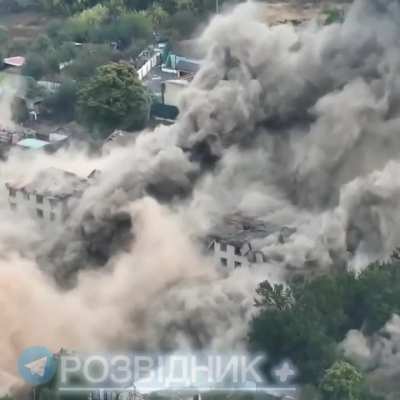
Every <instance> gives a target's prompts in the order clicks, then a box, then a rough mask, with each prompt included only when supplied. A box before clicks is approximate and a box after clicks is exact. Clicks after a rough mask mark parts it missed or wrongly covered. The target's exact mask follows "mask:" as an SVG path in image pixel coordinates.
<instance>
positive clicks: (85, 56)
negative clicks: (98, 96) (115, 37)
mask: <svg viewBox="0 0 400 400" xmlns="http://www.w3.org/2000/svg"><path fill="white" fill-rule="evenodd" d="M112 59H113V53H112V50H111V48H110V47H109V46H100V45H98V46H96V47H94V48H89V49H87V50H82V51H81V52H80V53H79V55H78V57H77V58H76V59H75V60H74V62H73V63H72V64H70V65H68V66H67V67H65V69H64V72H65V74H66V76H68V77H70V78H72V79H75V80H86V79H89V78H90V77H92V76H93V75H94V74H95V72H96V68H97V67H99V66H101V65H104V64H108V63H109V62H110V61H112Z"/></svg>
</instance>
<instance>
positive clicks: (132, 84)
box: [78, 63, 150, 135]
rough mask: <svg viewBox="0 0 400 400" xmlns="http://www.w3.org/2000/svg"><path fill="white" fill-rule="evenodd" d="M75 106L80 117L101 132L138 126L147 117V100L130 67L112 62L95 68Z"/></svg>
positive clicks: (148, 107)
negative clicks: (95, 70) (94, 72)
mask: <svg viewBox="0 0 400 400" xmlns="http://www.w3.org/2000/svg"><path fill="white" fill-rule="evenodd" d="M78 106H79V112H80V116H81V118H82V120H83V121H84V122H85V123H86V124H87V125H88V126H89V127H91V128H92V129H94V130H95V131H96V132H99V133H100V134H103V135H105V134H107V133H108V132H109V131H111V130H113V129H116V128H120V129H126V130H138V129H142V128H143V127H144V126H145V124H146V122H147V120H148V117H149V109H150V99H149V95H148V93H147V90H146V89H145V87H144V86H143V85H142V83H141V82H140V81H139V79H138V78H137V74H136V71H135V70H134V69H133V68H132V67H131V66H129V65H126V64H116V63H112V64H108V65H103V66H101V67H99V68H98V69H97V72H96V74H95V76H94V77H93V78H92V79H90V80H89V81H88V82H87V84H86V85H84V86H83V87H82V89H81V90H80V91H79V99H78Z"/></svg>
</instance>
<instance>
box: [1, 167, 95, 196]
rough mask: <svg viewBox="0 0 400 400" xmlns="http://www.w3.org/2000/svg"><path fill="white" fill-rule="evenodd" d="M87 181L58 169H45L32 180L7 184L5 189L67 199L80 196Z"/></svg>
mask: <svg viewBox="0 0 400 400" xmlns="http://www.w3.org/2000/svg"><path fill="white" fill-rule="evenodd" d="M88 184H89V181H88V179H87V178H82V177H79V176H77V175H76V174H74V173H72V172H68V171H64V170H61V169H58V168H53V167H50V168H47V169H44V170H42V171H40V172H39V173H38V174H37V175H36V176H35V177H34V179H33V180H29V181H25V180H20V181H14V182H8V183H7V187H9V188H13V189H15V190H23V191H25V192H26V193H36V194H40V195H43V196H52V197H58V198H67V197H69V196H72V195H78V196H79V195H81V194H82V193H83V191H84V190H85V189H86V188H87V186H88Z"/></svg>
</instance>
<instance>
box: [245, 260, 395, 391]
mask: <svg viewBox="0 0 400 400" xmlns="http://www.w3.org/2000/svg"><path fill="white" fill-rule="evenodd" d="M257 294H258V297H257V299H256V305H258V306H259V308H260V313H259V314H258V315H257V316H256V317H255V318H254V319H253V321H252V323H251V326H250V333H249V344H250V347H251V348H252V349H254V350H257V351H262V352H264V353H266V354H267V355H268V357H269V362H268V363H267V364H266V365H265V371H266V373H267V374H268V372H269V369H270V368H271V367H272V366H274V365H277V364H278V363H279V362H281V361H282V360H284V359H288V358H289V359H291V360H292V361H293V362H294V363H295V364H296V365H297V367H298V368H299V372H300V377H299V380H300V381H301V382H302V383H312V384H314V385H318V384H319V383H320V381H321V379H322V377H323V375H324V371H326V370H327V369H328V368H330V367H331V366H332V364H333V363H334V362H335V361H338V360H339V361H340V359H341V354H339V353H338V351H337V348H338V346H337V345H338V344H339V343H340V342H342V341H343V340H344V338H345V336H346V334H347V332H348V331H349V330H352V329H357V330H361V329H362V330H363V332H365V333H366V334H373V333H375V332H377V331H379V330H380V329H381V328H382V327H383V326H384V325H385V323H386V322H387V321H388V320H389V319H390V318H391V317H392V316H393V314H395V313H399V312H400V263H399V262H398V261H394V262H392V263H390V264H384V265H380V264H373V265H370V266H369V267H368V268H367V269H366V270H365V271H364V272H363V273H361V274H360V275H359V276H356V275H354V274H353V273H351V272H347V271H341V272H337V273H336V274H333V275H325V276H320V277H318V278H316V279H314V280H311V281H306V282H305V283H301V284H300V283H296V284H292V285H290V286H289V287H287V288H286V289H284V288H283V287H282V286H279V285H275V286H273V285H270V284H269V283H263V284H261V285H260V287H259V289H258V290H257Z"/></svg>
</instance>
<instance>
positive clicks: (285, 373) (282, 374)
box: [273, 361, 296, 383]
mask: <svg viewBox="0 0 400 400" xmlns="http://www.w3.org/2000/svg"><path fill="white" fill-rule="evenodd" d="M273 373H274V375H275V376H276V377H277V378H278V379H279V381H280V382H281V383H286V382H287V381H288V379H289V378H290V377H292V376H294V375H296V371H295V370H294V369H293V367H292V366H291V365H290V364H289V363H288V362H287V361H285V362H284V363H283V364H282V365H281V366H280V367H278V368H276V369H275V370H274V371H273Z"/></svg>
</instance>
